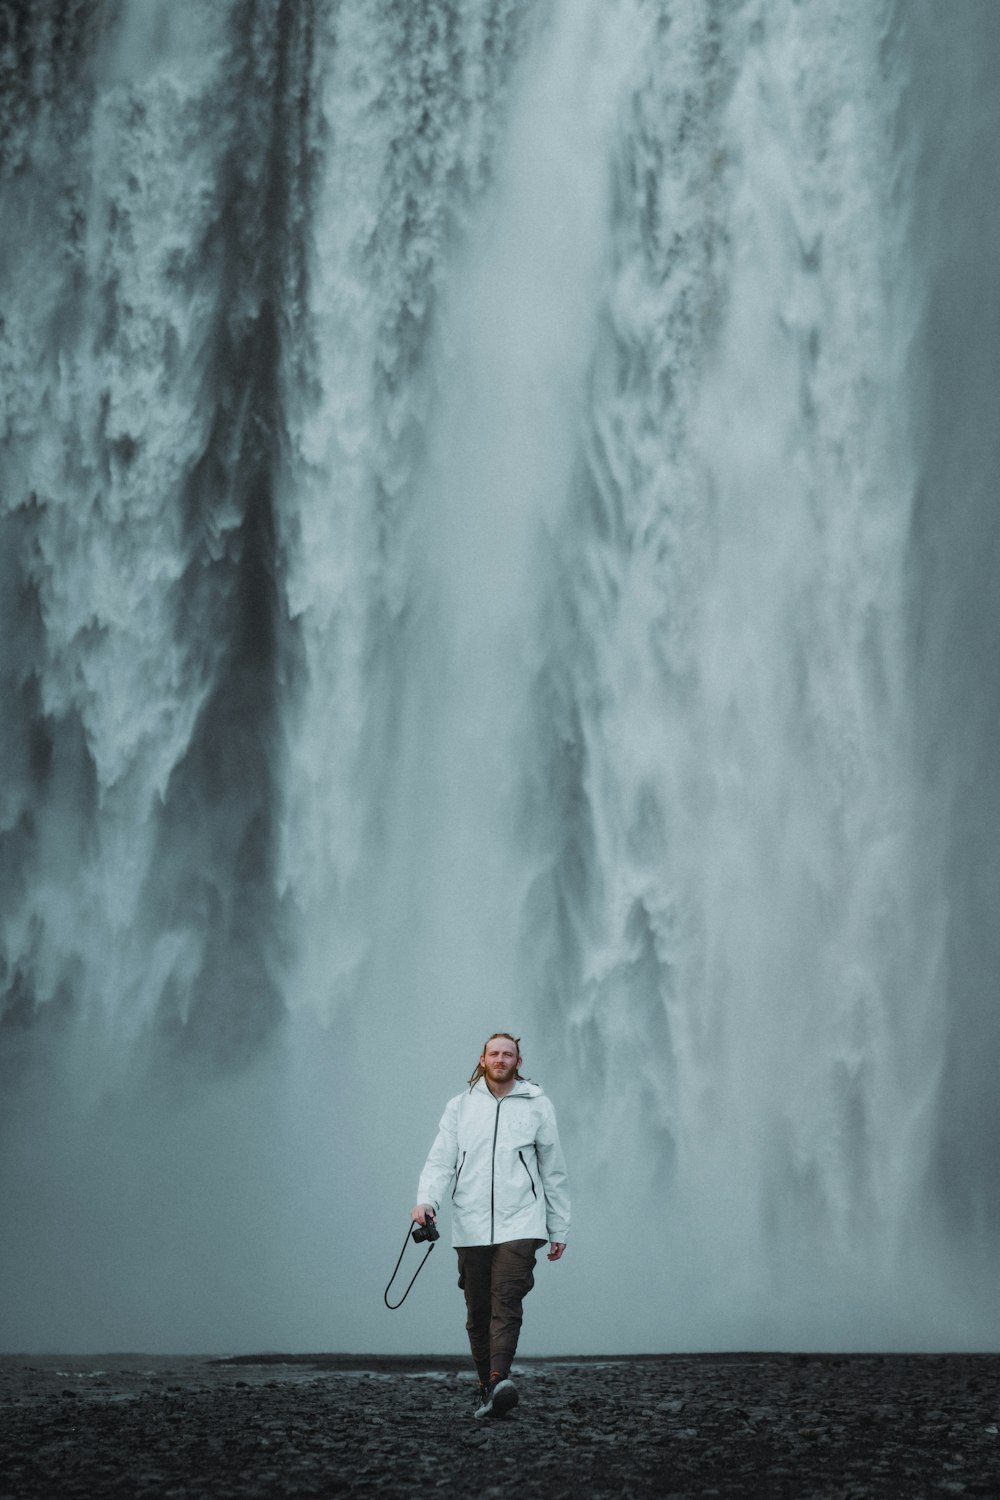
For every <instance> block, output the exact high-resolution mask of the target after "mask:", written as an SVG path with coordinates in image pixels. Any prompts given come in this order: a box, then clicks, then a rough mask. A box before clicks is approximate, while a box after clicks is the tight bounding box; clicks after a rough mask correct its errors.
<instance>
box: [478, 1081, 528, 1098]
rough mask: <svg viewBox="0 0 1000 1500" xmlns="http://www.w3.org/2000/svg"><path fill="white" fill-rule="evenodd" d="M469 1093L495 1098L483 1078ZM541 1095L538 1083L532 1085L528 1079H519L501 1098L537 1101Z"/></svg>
mask: <svg viewBox="0 0 1000 1500" xmlns="http://www.w3.org/2000/svg"><path fill="white" fill-rule="evenodd" d="M469 1093H470V1094H488V1095H489V1097H490V1098H491V1099H495V1098H496V1095H495V1094H494V1093H492V1092H491V1090H490V1089H489V1088H488V1086H487V1083H486V1079H485V1078H479V1079H477V1080H476V1083H475V1085H474V1087H473V1088H471V1089H470V1090H469ZM541 1093H544V1089H543V1088H542V1086H541V1084H540V1083H533V1082H532V1081H531V1079H530V1078H521V1079H519V1080H518V1082H517V1083H515V1085H514V1087H513V1088H512V1089H511V1091H510V1093H509V1094H504V1095H502V1096H501V1097H502V1098H505V1099H511V1098H514V1097H518V1098H521V1099H537V1098H538V1095H539V1094H541Z"/></svg>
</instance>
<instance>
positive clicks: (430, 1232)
mask: <svg viewBox="0 0 1000 1500" xmlns="http://www.w3.org/2000/svg"><path fill="white" fill-rule="evenodd" d="M412 1234H413V1239H414V1242H415V1243H416V1244H418V1245H419V1244H420V1243H421V1242H422V1241H423V1240H430V1242H431V1244H433V1243H434V1241H435V1240H439V1239H440V1238H441V1236H440V1235H439V1234H438V1227H437V1225H436V1224H435V1222H434V1220H433V1219H432V1218H431V1216H430V1214H428V1215H427V1218H426V1220H425V1222H424V1223H423V1224H414V1226H413V1230H412Z"/></svg>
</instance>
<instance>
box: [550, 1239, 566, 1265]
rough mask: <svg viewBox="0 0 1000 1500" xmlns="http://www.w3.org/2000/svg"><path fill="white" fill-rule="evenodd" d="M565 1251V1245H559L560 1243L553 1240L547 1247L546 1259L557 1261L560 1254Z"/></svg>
mask: <svg viewBox="0 0 1000 1500" xmlns="http://www.w3.org/2000/svg"><path fill="white" fill-rule="evenodd" d="M565 1249H566V1246H565V1245H560V1243H559V1241H558V1240H553V1241H552V1244H551V1245H550V1247H549V1253H548V1257H547V1258H548V1259H549V1260H558V1259H559V1257H560V1256H561V1255H562V1253H563V1251H564V1250H565Z"/></svg>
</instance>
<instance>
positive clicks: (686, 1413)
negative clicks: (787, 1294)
mask: <svg viewBox="0 0 1000 1500" xmlns="http://www.w3.org/2000/svg"><path fill="white" fill-rule="evenodd" d="M514 1373H515V1378H516V1380H517V1383H518V1386H519V1389H520V1392H521V1403H520V1405H519V1406H518V1407H517V1409H516V1410H515V1411H514V1412H513V1413H512V1414H511V1416H510V1417H509V1418H507V1419H505V1420H503V1421H495V1422H489V1421H486V1422H483V1421H478V1422H477V1421H475V1420H474V1419H473V1417H472V1395H473V1385H472V1380H471V1378H470V1375H469V1374H468V1371H467V1367H466V1362H465V1361H464V1360H459V1359H450V1358H442V1359H426V1360H419V1359H402V1358H400V1359H395V1358H380V1357H368V1358H363V1357H360V1356H358V1357H345V1356H309V1357H301V1356H299V1357H294V1356H261V1357H259V1358H257V1359H248V1360H238V1361H215V1360H210V1359H193V1358H192V1359H179V1358H177V1359H165V1358H153V1357H143V1356H122V1355H107V1356H104V1357H101V1358H86V1359H84V1358H70V1357H46V1358H40V1357H38V1356H35V1357H31V1356H26V1357H23V1358H18V1357H13V1356H8V1357H5V1358H0V1500H5V1497H12V1500H13V1497H16V1500H27V1497H32V1496H45V1497H46V1500H48V1497H51V1496H59V1497H81V1500H82V1497H85V1496H86V1497H100V1496H105V1495H115V1496H121V1497H147V1496H148V1497H150V1500H152V1497H154V1496H155V1497H157V1500H171V1497H177V1500H180V1497H194V1496H205V1497H209V1496H210V1497H213V1500H225V1497H229V1496H233V1497H235V1496H239V1497H244V1496H271V1495H280V1496H307V1495H309V1496H311V1495H347V1494H353V1495H374V1494H376V1493H377V1494H379V1495H380V1496H402V1495H407V1496H413V1495H417V1494H420V1493H428V1492H435V1493H443V1494H453V1495H458V1496H461V1497H464V1496H466V1495H469V1496H482V1497H494V1496H496V1497H499V1496H501V1495H502V1496H505V1497H508V1500H536V1497H537V1500H542V1497H545V1500H558V1497H566V1500H570V1497H572V1500H581V1497H587V1496H611V1495H614V1496H639V1495H642V1496H646V1495H655V1496H663V1497H668V1496H677V1497H680V1496H709V1495H711V1496H722V1497H734V1496H741V1497H742V1496H761V1495H762V1496H767V1497H795V1500H809V1497H812V1496H844V1497H852V1500H853V1497H863V1496H892V1497H894V1500H900V1497H903V1500H919V1497H927V1500H931V1497H935V1500H939V1497H941V1496H946V1495H970V1496H973V1495H980V1496H992V1497H998V1496H1000V1431H998V1429H1000V1416H998V1414H1000V1394H998V1378H1000V1356H998V1355H892V1356H888V1355H886V1356H876V1355H851V1356H833V1355H808V1356H807V1355H705V1356H683V1355H677V1356H663V1357H660V1356H657V1357H638V1358H622V1359H615V1360H611V1359H607V1360H600V1359H587V1360H524V1361H519V1363H518V1364H517V1365H516V1366H515V1372H514Z"/></svg>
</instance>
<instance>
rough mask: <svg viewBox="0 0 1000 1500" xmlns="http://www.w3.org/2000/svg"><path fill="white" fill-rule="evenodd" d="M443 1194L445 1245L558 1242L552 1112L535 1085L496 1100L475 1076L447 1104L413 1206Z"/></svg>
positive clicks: (558, 1159)
mask: <svg viewBox="0 0 1000 1500" xmlns="http://www.w3.org/2000/svg"><path fill="white" fill-rule="evenodd" d="M448 1193H450V1195H451V1204H452V1219H451V1242H452V1244H453V1245H498V1244H501V1243H502V1242H503V1241H505V1240H553V1241H556V1242H560V1241H565V1239H566V1234H567V1230H568V1229H569V1193H568V1190H567V1181H566V1163H565V1162H564V1160H563V1154H562V1147H561V1146H560V1144H559V1134H558V1131H557V1130H556V1114H555V1110H554V1109H553V1108H552V1103H551V1100H549V1099H547V1098H546V1096H545V1095H544V1094H543V1092H542V1090H541V1089H540V1088H539V1086H538V1084H537V1083H530V1082H528V1081H527V1080H523V1081H521V1082H519V1083H515V1085H514V1087H513V1088H512V1089H511V1091H510V1093H509V1094H504V1095H502V1096H501V1098H499V1099H498V1098H496V1097H495V1095H493V1094H491V1093H490V1091H489V1089H488V1088H487V1086H486V1081H485V1079H483V1078H480V1079H479V1081H478V1082H477V1083H476V1085H475V1087H474V1088H472V1089H466V1090H465V1092H464V1093H461V1094H456V1095H455V1097H454V1099H449V1101H448V1104H447V1106H446V1108H445V1112H444V1114H443V1115H442V1117H441V1123H440V1125H439V1126H438V1133H437V1137H436V1139H435V1141H434V1144H433V1146H432V1147H431V1149H430V1155H429V1156H428V1158H427V1161H426V1163H425V1164H424V1170H423V1171H422V1172H421V1174H420V1183H419V1186H418V1187H417V1202H418V1203H429V1204H430V1205H431V1206H432V1208H433V1209H434V1212H435V1214H437V1213H438V1212H439V1211H440V1208H441V1204H442V1203H443V1202H444V1200H445V1196H446V1194H448Z"/></svg>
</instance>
